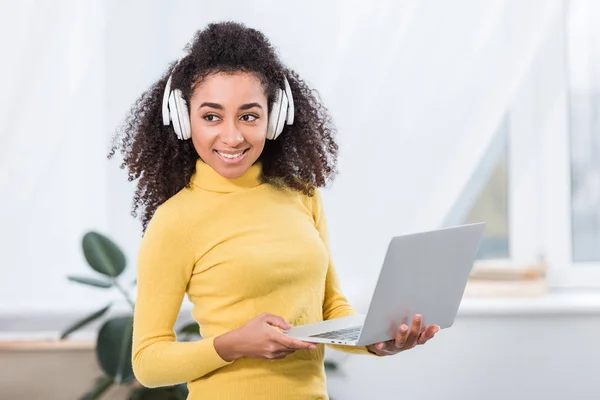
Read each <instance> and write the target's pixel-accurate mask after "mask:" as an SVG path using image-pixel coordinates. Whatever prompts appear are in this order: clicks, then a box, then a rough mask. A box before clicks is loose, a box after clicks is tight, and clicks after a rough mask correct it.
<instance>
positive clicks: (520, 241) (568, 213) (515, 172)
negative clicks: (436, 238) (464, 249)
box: [450, 0, 600, 289]
mask: <svg viewBox="0 0 600 400" xmlns="http://www.w3.org/2000/svg"><path fill="white" fill-rule="evenodd" d="M561 12H562V14H561V15H559V18H556V19H555V20H553V22H552V23H551V24H550V25H551V26H550V27H549V29H548V31H547V33H545V34H544V38H543V40H541V42H540V43H539V44H538V47H537V48H536V49H535V54H532V60H531V63H530V65H529V66H528V70H527V72H526V73H525V74H524V76H523V77H522V79H521V80H520V81H519V85H518V88H517V91H516V93H515V94H514V98H513V99H512V101H511V103H510V104H509V105H507V107H506V110H505V112H506V113H507V115H508V117H507V118H505V121H504V123H502V124H500V125H501V126H500V127H499V128H498V133H497V134H496V135H495V136H496V139H494V140H493V142H495V143H491V144H490V145H489V146H488V147H489V149H488V151H487V153H486V154H485V155H484V157H483V160H482V162H481V165H480V166H479V167H478V168H477V171H474V175H482V172H481V170H483V171H484V172H483V175H485V180H484V181H483V182H479V181H478V180H477V179H474V178H471V181H470V182H469V184H468V185H467V188H466V189H465V193H466V194H465V193H463V194H461V196H462V198H461V199H459V200H458V201H457V206H456V207H455V208H456V209H453V210H452V211H451V213H450V214H451V216H452V218H451V221H450V222H467V223H468V222H474V221H477V220H485V221H486V223H487V225H486V236H485V238H484V241H483V243H482V246H481V249H480V253H479V255H478V257H479V259H482V260H486V259H493V258H503V259H505V261H507V263H504V264H503V265H513V264H514V265H515V266H517V267H518V266H523V265H528V264H531V263H537V262H539V261H543V262H545V264H547V267H548V270H547V273H548V281H549V284H550V286H551V287H552V288H594V289H597V288H600V24H598V23H597V21H599V20H600V1H597V0H565V2H564V7H563V9H562V10H561ZM502 138H504V139H503V140H502ZM486 171H487V172H486ZM469 192H472V193H470V194H469ZM469 195H470V196H472V197H473V199H472V201H465V200H464V198H469ZM461 207H462V208H463V210H462V212H461V211H460V208H461ZM457 210H459V211H457ZM457 215H458V216H459V217H458V218H457V217H456V216H457Z"/></svg>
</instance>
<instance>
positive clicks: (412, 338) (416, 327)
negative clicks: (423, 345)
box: [403, 314, 422, 348]
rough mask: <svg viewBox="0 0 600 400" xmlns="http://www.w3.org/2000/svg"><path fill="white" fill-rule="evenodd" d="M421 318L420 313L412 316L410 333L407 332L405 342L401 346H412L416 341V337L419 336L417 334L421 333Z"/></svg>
mask: <svg viewBox="0 0 600 400" xmlns="http://www.w3.org/2000/svg"><path fill="white" fill-rule="evenodd" d="M421 320H422V317H421V315H419V314H417V315H415V316H414V318H413V323H412V326H411V328H410V333H409V334H408V338H406V343H405V344H404V346H403V347H404V348H407V347H408V348H411V347H414V346H415V344H416V343H417V339H418V338H419V335H420V334H421Z"/></svg>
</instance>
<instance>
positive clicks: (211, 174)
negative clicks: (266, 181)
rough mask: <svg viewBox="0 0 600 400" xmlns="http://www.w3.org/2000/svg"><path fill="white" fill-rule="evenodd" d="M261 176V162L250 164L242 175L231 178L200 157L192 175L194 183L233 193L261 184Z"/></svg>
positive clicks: (203, 187) (217, 190)
mask: <svg viewBox="0 0 600 400" xmlns="http://www.w3.org/2000/svg"><path fill="white" fill-rule="evenodd" d="M261 176H262V166H261V164H260V162H256V163H254V164H253V165H252V166H250V168H248V170H247V171H246V172H244V174H243V175H242V176H240V177H238V178H234V179H229V178H225V177H224V176H222V175H221V174H219V173H218V172H217V171H215V170H214V169H213V168H212V167H211V166H210V165H208V164H206V163H205V162H204V161H202V160H201V159H198V161H196V172H195V173H194V175H193V176H192V183H193V184H194V185H196V186H198V187H201V188H202V189H205V190H209V191H212V192H220V193H232V192H239V191H242V190H245V189H250V188H253V187H256V186H258V185H260V184H261V183H262V181H261Z"/></svg>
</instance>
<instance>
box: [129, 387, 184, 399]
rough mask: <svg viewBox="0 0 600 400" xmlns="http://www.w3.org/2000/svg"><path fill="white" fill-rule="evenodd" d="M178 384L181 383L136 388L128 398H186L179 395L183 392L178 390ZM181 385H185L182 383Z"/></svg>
mask: <svg viewBox="0 0 600 400" xmlns="http://www.w3.org/2000/svg"><path fill="white" fill-rule="evenodd" d="M179 386H181V385H178V386H168V387H159V388H146V387H141V388H136V389H134V390H133V391H132V393H131V396H130V397H129V400H186V398H187V397H181V396H182V395H183V394H182V393H181V392H180V391H179ZM183 386H186V385H185V384H183ZM186 390H187V389H186ZM185 396H187V394H186V395H185Z"/></svg>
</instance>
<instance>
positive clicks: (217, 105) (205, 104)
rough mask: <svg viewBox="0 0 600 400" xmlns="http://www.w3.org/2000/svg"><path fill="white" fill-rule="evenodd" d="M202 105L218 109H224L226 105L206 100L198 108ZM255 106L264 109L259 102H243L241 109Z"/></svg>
mask: <svg viewBox="0 0 600 400" xmlns="http://www.w3.org/2000/svg"><path fill="white" fill-rule="evenodd" d="M202 107H210V108H215V109H217V110H223V109H224V107H223V106H222V105H221V104H219V103H208V102H205V103H202V104H200V107H198V110H199V109H201V108H202ZM254 107H257V108H260V109H261V110H262V106H261V105H260V104H258V103H247V104H242V105H241V106H240V110H249V109H251V108H254Z"/></svg>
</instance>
